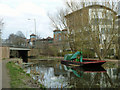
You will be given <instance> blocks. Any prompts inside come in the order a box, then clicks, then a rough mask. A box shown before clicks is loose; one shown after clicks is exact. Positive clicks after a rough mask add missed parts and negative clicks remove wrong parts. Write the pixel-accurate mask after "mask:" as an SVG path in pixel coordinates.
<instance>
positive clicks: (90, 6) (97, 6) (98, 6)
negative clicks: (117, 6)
mask: <svg viewBox="0 0 120 90" xmlns="http://www.w3.org/2000/svg"><path fill="white" fill-rule="evenodd" d="M88 8H104V9H107V10H110V11H112V12H113V13H114V14H115V15H117V12H115V11H114V10H112V9H111V8H109V7H106V6H103V5H97V4H96V5H89V6H86V7H84V8H81V9H79V10H77V11H74V12H72V13H70V14H67V15H66V16H65V17H67V16H69V15H71V14H73V13H75V12H78V11H81V10H83V9H88Z"/></svg>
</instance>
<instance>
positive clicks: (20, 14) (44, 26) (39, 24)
mask: <svg viewBox="0 0 120 90" xmlns="http://www.w3.org/2000/svg"><path fill="white" fill-rule="evenodd" d="M63 6H64V3H63V0H0V17H2V18H3V21H4V27H3V31H2V38H3V39H7V38H8V36H9V35H10V34H11V33H14V34H16V33H17V31H22V32H23V34H24V35H25V36H26V37H27V38H28V39H29V35H30V34H32V33H35V23H34V19H35V20H36V34H37V35H39V36H40V37H42V38H46V37H48V36H51V37H53V28H52V27H51V25H50V19H49V18H48V16H47V15H48V13H52V14H54V13H56V12H57V9H59V8H61V7H63Z"/></svg>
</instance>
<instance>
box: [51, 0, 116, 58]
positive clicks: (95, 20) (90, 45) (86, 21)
mask: <svg viewBox="0 0 120 90" xmlns="http://www.w3.org/2000/svg"><path fill="white" fill-rule="evenodd" d="M65 3H66V5H67V7H68V8H67V13H64V12H62V13H63V14H62V15H61V12H60V13H58V15H56V18H55V16H54V18H51V20H52V21H54V25H55V26H56V27H57V28H60V26H64V27H65V28H66V29H67V30H68V40H69V44H70V48H71V50H72V51H76V50H82V51H83V52H84V51H85V50H86V49H87V50H89V49H93V50H94V52H95V53H96V54H97V56H98V57H99V59H100V60H102V59H104V58H105V57H106V56H107V54H108V52H109V51H110V49H111V48H114V46H115V44H113V41H115V39H116V38H117V29H116V28H115V25H114V23H115V20H116V14H117V13H116V11H115V10H116V9H117V4H116V2H99V3H98V2H79V3H78V2H73V1H69V2H68V1H66V2H65ZM92 6H93V7H92ZM68 10H69V11H68ZM64 11H66V10H64ZM68 12H72V13H70V14H68ZM63 15H65V17H64V16H63ZM58 16H60V18H57V17H58ZM63 20H65V21H63ZM59 21H61V22H59ZM64 23H65V24H64ZM60 29H61V28H60Z"/></svg>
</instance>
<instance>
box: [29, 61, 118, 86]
mask: <svg viewBox="0 0 120 90" xmlns="http://www.w3.org/2000/svg"><path fill="white" fill-rule="evenodd" d="M27 73H31V74H32V76H33V78H34V79H36V80H38V81H39V82H41V83H42V84H43V85H44V86H46V87H47V88H61V87H64V88H72V87H73V88H111V87H112V88H116V87H119V86H120V69H119V68H110V69H106V70H105V69H104V68H102V67H101V68H99V69H98V68H96V69H94V68H92V69H88V68H81V67H68V66H65V65H62V64H60V63H58V62H56V63H48V64H46V62H41V63H39V64H37V65H35V66H33V67H28V68H27ZM33 73H37V74H36V75H34V74H33Z"/></svg>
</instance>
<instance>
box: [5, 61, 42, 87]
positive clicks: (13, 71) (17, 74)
mask: <svg viewBox="0 0 120 90" xmlns="http://www.w3.org/2000/svg"><path fill="white" fill-rule="evenodd" d="M7 68H8V69H9V74H10V78H11V81H10V85H11V88H33V87H32V85H33V83H35V82H36V81H35V80H33V79H32V78H31V77H30V74H26V73H25V72H24V71H23V69H22V68H21V67H20V66H18V65H16V64H15V63H14V62H8V63H7ZM29 80H31V81H32V84H30V82H27V81H29ZM39 86H40V88H44V86H43V85H41V84H40V83H39Z"/></svg>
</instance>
